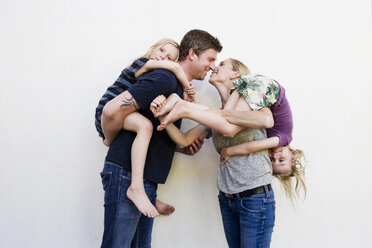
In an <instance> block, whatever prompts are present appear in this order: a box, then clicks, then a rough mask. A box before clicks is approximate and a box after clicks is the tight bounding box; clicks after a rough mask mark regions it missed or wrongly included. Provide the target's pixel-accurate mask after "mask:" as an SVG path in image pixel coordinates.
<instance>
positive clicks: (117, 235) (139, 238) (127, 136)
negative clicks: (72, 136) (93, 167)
mask: <svg viewBox="0 0 372 248" xmlns="http://www.w3.org/2000/svg"><path fill="white" fill-rule="evenodd" d="M221 50H222V46H221V44H220V42H219V40H218V39H217V38H215V37H213V36H211V35H210V34H209V33H208V32H205V31H202V30H191V31H189V32H188V33H186V34H185V36H184V37H183V39H182V41H181V44H180V54H179V61H178V63H179V64H180V66H181V67H182V69H183V70H184V72H185V74H186V76H187V78H188V80H189V81H191V80H193V79H198V80H203V79H204V78H205V76H206V75H207V72H208V71H209V70H213V69H214V67H215V65H214V63H215V61H216V58H217V53H218V52H220V51H221ZM172 93H177V94H178V95H179V96H180V97H182V86H181V84H180V83H179V82H178V81H177V79H176V77H175V76H174V75H173V74H172V73H171V72H170V71H168V70H164V69H156V70H153V71H151V72H149V73H147V74H145V75H143V76H142V77H139V78H138V80H137V82H136V83H135V84H134V85H133V86H131V87H130V88H129V89H128V91H126V93H124V94H123V99H122V102H123V104H121V105H120V106H118V107H117V110H115V111H120V112H121V113H122V114H124V115H125V116H126V115H128V114H130V113H132V112H134V111H137V110H138V111H139V112H140V113H141V114H143V115H144V116H145V117H146V118H148V119H149V120H150V121H151V122H152V124H153V126H154V127H157V126H158V125H159V121H158V120H157V119H155V118H154V116H153V114H152V112H151V111H150V110H149V107H150V103H151V102H152V100H153V99H154V98H156V97H157V96H158V95H164V96H166V97H168V96H169V95H170V94H172ZM103 114H105V112H103ZM175 125H176V126H177V127H180V125H181V122H180V121H177V122H176V123H175ZM135 135H136V134H135V133H133V132H130V131H126V130H122V131H121V132H120V133H119V135H118V136H117V137H116V139H115V140H114V141H113V143H112V144H111V146H110V148H109V151H108V153H107V156H106V161H105V165H104V169H103V172H102V173H101V177H102V184H103V188H104V190H105V196H104V202H105V205H104V206H105V222H104V234H103V239H102V245H101V247H104V248H106V247H110V248H114V247H115V248H116V247H125V248H129V247H151V232H152V225H153V219H152V218H148V217H145V216H143V215H141V213H140V212H139V211H138V209H137V208H136V206H135V205H134V204H133V203H132V201H131V200H129V199H128V198H127V196H126V192H127V190H128V187H129V185H130V183H131V174H130V170H131V147H132V143H133V140H134V138H135ZM175 149H176V146H175V144H174V143H173V142H172V141H171V139H170V138H169V137H168V135H167V133H166V132H165V131H161V132H157V131H156V130H155V131H153V134H152V138H151V141H150V144H149V148H148V152H147V157H146V163H145V170H144V186H145V191H146V194H147V196H148V198H149V199H150V201H151V202H152V203H153V204H154V205H155V201H156V190H157V184H158V183H165V181H166V179H167V176H168V174H169V171H170V167H171V164H172V159H173V155H174V152H175ZM190 149H191V150H189V151H188V153H191V154H192V153H194V152H197V150H198V147H194V148H190ZM192 149H194V150H192ZM186 153H187V152H186Z"/></svg>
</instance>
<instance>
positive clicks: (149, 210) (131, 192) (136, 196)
mask: <svg viewBox="0 0 372 248" xmlns="http://www.w3.org/2000/svg"><path fill="white" fill-rule="evenodd" d="M127 197H128V198H129V199H130V200H131V201H132V202H133V203H134V205H136V207H137V208H138V210H139V211H140V212H141V213H142V214H143V215H145V216H147V217H150V218H155V217H157V216H159V213H158V211H157V210H156V208H155V207H154V205H152V203H151V202H150V200H149V198H148V197H147V195H146V192H145V190H144V189H138V188H135V187H129V188H128V190H127Z"/></svg>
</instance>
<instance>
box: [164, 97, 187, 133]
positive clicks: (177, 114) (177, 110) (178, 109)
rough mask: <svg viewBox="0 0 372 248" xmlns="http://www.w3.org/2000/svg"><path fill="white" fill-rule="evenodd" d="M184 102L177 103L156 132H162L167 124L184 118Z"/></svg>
mask: <svg viewBox="0 0 372 248" xmlns="http://www.w3.org/2000/svg"><path fill="white" fill-rule="evenodd" d="M185 106H186V102H185V101H183V100H180V101H177V102H176V104H175V105H174V107H173V108H172V110H171V111H170V112H169V113H168V114H167V115H166V116H165V117H164V119H163V120H162V121H161V123H160V125H159V126H158V127H157V130H158V131H161V130H163V129H164V128H165V127H166V126H167V125H168V124H169V123H172V122H175V121H176V120H178V119H180V118H182V117H184V116H183V115H184V114H185V112H186V110H185Z"/></svg>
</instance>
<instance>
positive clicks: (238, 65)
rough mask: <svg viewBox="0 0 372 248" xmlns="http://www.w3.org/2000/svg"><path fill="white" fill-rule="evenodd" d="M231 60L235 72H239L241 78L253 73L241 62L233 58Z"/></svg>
mask: <svg viewBox="0 0 372 248" xmlns="http://www.w3.org/2000/svg"><path fill="white" fill-rule="evenodd" d="M229 60H230V63H231V65H232V69H233V71H237V72H239V73H240V76H241V77H242V76H245V75H248V74H250V73H251V72H250V70H249V69H248V67H247V66H246V65H245V64H243V63H242V62H240V61H239V60H237V59H232V58H229Z"/></svg>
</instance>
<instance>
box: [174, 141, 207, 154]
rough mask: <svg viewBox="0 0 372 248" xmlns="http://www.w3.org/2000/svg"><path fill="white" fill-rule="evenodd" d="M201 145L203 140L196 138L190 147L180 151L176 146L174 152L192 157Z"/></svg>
mask: <svg viewBox="0 0 372 248" xmlns="http://www.w3.org/2000/svg"><path fill="white" fill-rule="evenodd" d="M203 143H204V139H201V138H198V139H196V140H195V141H194V143H192V144H191V145H189V146H187V147H185V148H183V149H181V148H179V147H178V146H177V149H176V151H177V152H180V153H183V154H186V155H194V154H195V153H197V152H198V151H199V150H200V149H201V147H202V146H203Z"/></svg>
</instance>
